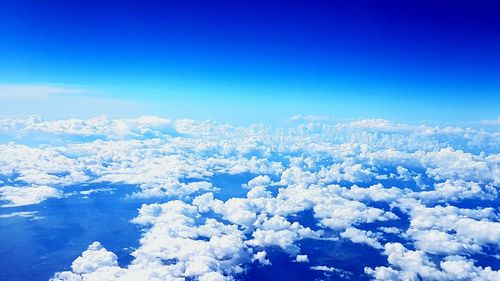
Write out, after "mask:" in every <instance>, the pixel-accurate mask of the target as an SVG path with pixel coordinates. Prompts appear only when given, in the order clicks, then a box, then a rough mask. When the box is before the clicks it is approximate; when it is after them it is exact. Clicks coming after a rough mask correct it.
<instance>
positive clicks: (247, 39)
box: [0, 0, 500, 123]
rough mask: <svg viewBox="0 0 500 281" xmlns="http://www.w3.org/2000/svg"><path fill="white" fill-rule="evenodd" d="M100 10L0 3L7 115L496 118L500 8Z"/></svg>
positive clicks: (178, 5) (253, 4)
mask: <svg viewBox="0 0 500 281" xmlns="http://www.w3.org/2000/svg"><path fill="white" fill-rule="evenodd" d="M102 2H103V1H95V2H94V1H43V2H41V1H11V0H6V1H2V4H1V6H2V7H1V9H0V39H1V41H0V84H1V85H0V90H1V91H2V92H1V93H0V97H1V98H2V100H3V102H2V105H0V115H3V116H5V115H29V114H39V115H45V116H47V117H49V118H60V117H86V116H92V115H96V114H108V115H111V116H137V115H143V114H156V115H161V116H166V117H174V118H180V117H189V118H197V119H205V118H212V119H216V120H221V121H233V122H236V123H238V122H254V121H258V122H274V121H275V120H281V119H284V118H286V117H288V116H291V115H294V114H318V115H324V114H327V115H332V116H337V117H339V118H388V119H393V120H400V121H406V122H421V121H434V122H471V121H479V120H482V119H495V118H497V117H498V116H499V110H498V105H499V104H500V94H499V90H500V79H499V78H500V77H499V75H500V52H498V50H499V49H500V33H499V32H498V30H500V18H499V17H498V13H499V12H500V4H499V3H498V2H496V1H474V2H466V1H315V2H314V3H312V2H311V1H210V2H209V1H189V2H188V1H158V2H156V1H141V2H138V1H106V2H105V3H102ZM13 89H14V90H13ZM40 89H42V90H41V91H40ZM54 92H55V93H54Z"/></svg>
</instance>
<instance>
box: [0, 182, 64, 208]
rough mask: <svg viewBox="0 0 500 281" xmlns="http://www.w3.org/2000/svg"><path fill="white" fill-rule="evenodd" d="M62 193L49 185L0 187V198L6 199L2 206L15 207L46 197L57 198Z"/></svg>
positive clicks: (36, 201) (37, 201)
mask: <svg viewBox="0 0 500 281" xmlns="http://www.w3.org/2000/svg"><path fill="white" fill-rule="evenodd" d="M61 196H62V193H61V192H60V191H58V190H57V189H55V188H53V187H49V186H29V187H18V186H4V187H0V200H3V201H7V202H8V203H6V204H3V205H2V207H17V206H25V205H32V204H38V203H40V202H42V201H44V200H46V199H48V198H59V197H61Z"/></svg>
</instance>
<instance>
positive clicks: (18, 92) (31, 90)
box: [0, 84, 89, 98]
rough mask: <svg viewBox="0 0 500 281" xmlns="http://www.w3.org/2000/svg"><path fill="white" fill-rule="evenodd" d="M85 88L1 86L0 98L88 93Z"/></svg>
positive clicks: (46, 85) (27, 85)
mask: <svg viewBox="0 0 500 281" xmlns="http://www.w3.org/2000/svg"><path fill="white" fill-rule="evenodd" d="M88 92H89V90H88V89H85V88H83V87H75V86H66V85H51V84H0V97H17V98H37V97H50V96H60V95H76V94H84V93H88Z"/></svg>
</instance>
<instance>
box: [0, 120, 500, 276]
mask: <svg viewBox="0 0 500 281" xmlns="http://www.w3.org/2000/svg"><path fill="white" fill-rule="evenodd" d="M296 119H297V120H299V119H300V121H304V122H301V123H299V124H297V126H296V127H291V128H271V127H266V126H262V125H253V126H247V127H235V126H231V125H228V124H218V123H216V122H213V121H194V120H187V119H184V120H169V119H163V118H159V117H141V118H136V119H112V118H108V117H105V116H101V117H96V118H91V119H87V120H80V119H69V120H53V121H45V120H43V119H41V118H26V119H3V120H0V138H2V140H7V141H11V142H7V141H6V142H4V144H1V145H0V178H1V179H0V198H1V199H2V200H4V201H5V202H6V203H5V204H4V205H3V206H21V205H26V204H36V203H39V202H42V201H43V200H45V199H46V198H61V197H64V194H63V192H64V189H65V187H66V186H70V185H78V184H82V183H90V182H92V183H103V182H105V183H106V186H110V188H119V185H117V186H116V187H115V186H113V185H114V184H122V183H124V184H131V185H135V186H137V187H139V189H140V190H139V191H138V192H136V193H134V194H131V196H133V197H134V200H139V201H141V200H143V199H144V198H149V197H163V199H162V201H163V200H168V202H166V203H163V204H159V203H157V204H146V205H143V206H142V207H141V208H140V209H139V211H138V215H137V217H136V218H135V219H134V220H133V223H136V224H138V225H139V226H140V227H141V228H142V229H143V235H142V237H141V240H140V246H139V247H138V248H137V249H136V250H135V251H134V252H133V257H134V259H133V261H132V262H131V263H130V264H129V265H127V267H124V268H121V267H119V266H118V265H117V264H116V256H114V258H113V255H114V254H113V253H110V252H108V251H107V250H105V249H104V248H102V247H101V246H99V245H96V244H93V245H91V247H89V249H88V250H87V251H85V252H84V253H83V254H82V256H81V257H80V258H78V259H77V260H75V262H74V266H73V267H72V271H71V272H62V273H58V274H57V275H56V276H55V279H58V280H140V279H146V280H182V279H185V278H188V279H197V280H231V279H232V278H235V277H236V278H237V276H238V275H239V274H241V273H243V272H244V270H245V265H247V264H249V263H252V262H259V263H260V264H263V265H265V264H269V260H268V259H267V258H266V248H267V247H276V246H277V247H280V248H281V249H283V250H284V251H286V252H287V253H288V254H289V255H290V259H294V260H295V261H297V262H304V261H306V260H308V256H307V255H299V253H300V243H301V240H302V239H305V238H309V239H325V240H333V239H338V238H339V237H341V238H344V239H349V240H350V241H352V242H354V243H364V244H367V245H370V246H372V247H374V248H376V249H382V248H383V249H384V254H385V255H386V256H387V260H388V264H387V266H380V267H375V268H367V269H366V272H367V273H369V274H371V275H372V276H373V278H375V279H379V280H417V279H418V278H421V279H426V280H427V279H429V280H460V279H464V280H494V279H495V277H496V276H497V275H496V274H498V272H497V271H495V270H493V269H491V268H488V267H478V266H476V265H474V262H473V261H472V260H468V259H466V258H464V257H465V256H468V255H470V254H472V253H481V252H483V254H484V251H487V249H489V248H488V247H490V246H491V247H498V246H499V245H500V242H499V241H500V233H497V231H495V230H496V229H500V228H499V227H498V224H499V223H498V215H497V213H496V212H497V210H496V209H494V208H486V207H478V208H477V209H466V208H464V207H463V206H464V205H461V203H462V202H470V200H477V201H475V202H479V204H484V205H491V204H492V202H493V203H494V202H495V200H497V198H498V183H499V182H500V170H499V167H500V155H499V154H498V153H497V152H498V147H499V145H500V143H499V142H498V139H500V138H498V133H496V132H492V131H484V130H481V129H474V128H455V127H430V126H427V125H407V124H397V123H392V122H390V121H387V120H356V121H353V122H347V123H336V124H335V123H333V122H325V120H322V118H319V119H318V118H313V117H305V118H303V117H300V118H296ZM328 121H334V120H328ZM481 150H483V151H484V152H481V153H478V152H477V151H481ZM242 173H248V174H251V175H252V176H253V178H252V179H250V180H249V181H248V182H247V183H246V184H243V185H241V183H237V184H235V186H234V188H248V190H242V191H241V192H243V193H244V192H247V193H246V197H242V198H229V199H227V200H225V201H222V200H219V199H216V196H215V195H214V194H216V195H217V194H218V192H224V190H220V188H221V187H220V186H215V184H214V183H213V182H212V179H213V177H214V176H220V175H235V174H242ZM272 179H278V180H276V181H273V180H272ZM350 183H355V184H354V185H352V184H350ZM232 188H233V187H232ZM105 190H108V189H102V190H101V189H96V190H86V191H85V190H84V191H81V194H82V195H85V196H86V195H89V194H92V193H94V192H97V191H105ZM108 191H109V190H108ZM243 193H240V194H243ZM193 197H194V198H193ZM175 199H182V200H183V201H180V200H175ZM467 200H469V201H467ZM459 206H460V207H459ZM302 212H310V213H311V214H312V218H311V219H312V221H311V222H309V223H311V224H312V225H313V226H311V227H310V228H308V227H304V226H303V225H306V224H305V223H303V222H301V221H300V219H301V213H302ZM400 212H402V213H403V214H402V215H399V214H400ZM396 214H398V216H397V215H396ZM13 216H14V214H12V216H11V215H9V214H5V215H1V217H2V218H7V217H13ZM16 216H17V215H16ZM18 216H24V215H23V213H22V212H20V213H19V215H18ZM25 216H30V214H28V213H26V214H25ZM297 220H298V221H297ZM396 220H399V221H396ZM302 223H303V225H302ZM367 224H370V225H372V226H373V228H370V229H371V230H370V231H368V230H363V229H368V228H367V227H365V226H366V225H367ZM394 238H397V239H398V240H397V241H392V240H391V239H394ZM337 241H341V240H337ZM382 241H384V242H385V241H388V243H386V244H385V246H382V244H381V242H382ZM396 242H398V243H396ZM399 243H403V244H399ZM409 249H411V250H409ZM311 254H312V253H311ZM431 255H432V257H433V258H430V257H431ZM313 260H314V259H313ZM311 269H312V270H321V271H323V272H325V274H326V273H328V274H331V273H335V274H346V276H348V274H347V273H345V272H342V271H340V270H338V269H336V268H334V267H330V266H322V265H314V266H312V267H311Z"/></svg>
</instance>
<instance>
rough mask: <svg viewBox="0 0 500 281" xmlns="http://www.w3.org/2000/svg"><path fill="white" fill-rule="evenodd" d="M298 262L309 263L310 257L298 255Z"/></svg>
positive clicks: (296, 258)
mask: <svg viewBox="0 0 500 281" xmlns="http://www.w3.org/2000/svg"><path fill="white" fill-rule="evenodd" d="M295 261H296V262H309V257H308V256H307V255H297V256H296V257H295Z"/></svg>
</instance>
